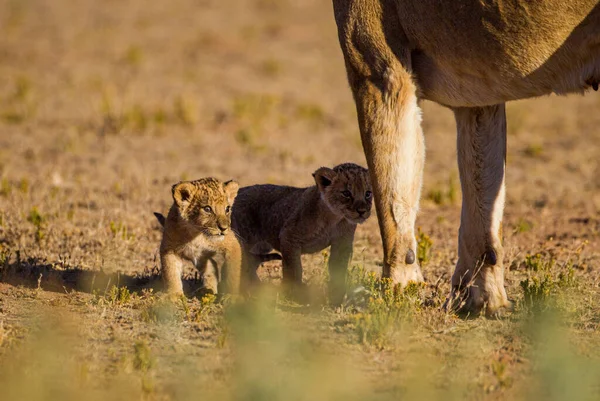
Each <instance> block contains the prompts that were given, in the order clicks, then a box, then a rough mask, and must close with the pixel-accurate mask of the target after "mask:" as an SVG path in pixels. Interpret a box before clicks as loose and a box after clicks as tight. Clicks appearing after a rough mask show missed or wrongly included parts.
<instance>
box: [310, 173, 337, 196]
mask: <svg viewBox="0 0 600 401" xmlns="http://www.w3.org/2000/svg"><path fill="white" fill-rule="evenodd" d="M336 176H337V173H336V172H335V171H333V170H332V169H330V168H328V167H321V168H319V169H318V170H317V171H315V172H314V173H313V177H314V178H315V183H316V184H317V187H318V188H319V190H321V191H323V190H324V189H325V188H327V187H328V186H330V185H331V183H332V182H333V180H334V179H335V177H336Z"/></svg>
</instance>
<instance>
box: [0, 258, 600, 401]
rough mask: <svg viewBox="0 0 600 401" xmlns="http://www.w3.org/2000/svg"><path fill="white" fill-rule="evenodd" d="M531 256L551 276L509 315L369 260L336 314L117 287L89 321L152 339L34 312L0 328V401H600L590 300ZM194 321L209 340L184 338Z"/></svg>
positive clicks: (59, 312)
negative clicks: (458, 304)
mask: <svg viewBox="0 0 600 401" xmlns="http://www.w3.org/2000/svg"><path fill="white" fill-rule="evenodd" d="M538 259H540V258H538ZM531 263H537V264H538V267H539V269H540V273H539V276H540V277H542V278H541V279H540V278H538V276H537V273H536V277H532V278H530V279H528V280H527V281H524V282H523V283H522V287H523V288H524V291H525V294H526V295H527V294H529V297H527V296H525V297H524V298H523V300H522V301H520V302H519V303H518V304H517V305H516V306H515V311H514V313H513V314H512V315H510V316H509V317H506V318H504V319H485V318H475V319H458V318H456V317H455V316H453V315H450V314H447V313H446V312H444V311H442V310H441V309H440V308H439V305H437V304H435V302H436V301H435V300H434V299H433V298H434V297H435V295H433V296H432V295H431V294H429V295H428V294H427V293H426V289H425V287H424V286H423V285H414V286H409V287H408V288H406V289H404V290H403V291H400V290H398V289H397V288H394V287H393V286H392V285H391V284H390V283H389V281H387V280H381V279H379V278H377V276H376V275H375V274H374V273H372V272H365V271H364V270H363V269H361V268H355V269H353V271H352V272H351V275H350V277H349V281H350V285H351V286H352V287H353V290H352V291H351V292H350V294H351V296H350V297H348V301H347V302H346V304H345V305H344V306H343V307H342V308H341V309H338V310H332V309H331V308H328V307H321V306H319V307H314V306H313V307H311V306H302V305H298V304H294V303H292V302H288V301H287V300H285V299H282V298H280V296H279V295H278V294H277V292H275V291H273V290H272V289H271V290H269V289H265V290H264V291H263V292H262V293H260V294H259V295H257V296H256V297H255V298H253V299H250V300H248V301H246V302H238V303H230V302H228V301H227V300H225V301H223V302H220V303H219V302H215V299H214V297H213V296H205V297H204V298H202V299H187V298H182V299H181V300H180V301H177V302H173V301H167V300H166V299H164V298H162V297H161V296H157V295H155V294H154V293H153V292H152V291H147V290H144V291H142V292H141V293H130V292H129V291H128V290H127V288H125V287H120V288H118V287H112V288H111V289H110V290H107V291H105V292H104V293H96V294H95V295H94V297H93V299H91V300H89V301H86V303H87V305H88V306H89V307H90V312H89V313H90V314H92V318H94V319H103V317H104V316H105V315H106V314H109V313H121V314H122V316H123V319H126V318H125V316H128V313H129V312H133V315H131V316H132V318H131V320H130V321H129V322H128V323H127V324H128V325H131V326H132V327H135V326H139V325H147V326H149V327H150V328H151V330H149V331H148V334H147V335H146V336H145V337H146V338H130V337H132V335H131V334H129V335H128V334H127V332H122V333H121V334H120V335H117V334H116V331H115V329H113V330H112V331H110V330H109V333H108V334H107V336H106V338H98V339H97V343H94V342H91V343H90V342H89V341H88V342H86V341H84V340H83V338H84V337H86V336H87V334H86V327H85V324H86V322H85V319H86V318H85V316H83V317H82V316H81V315H80V314H73V313H69V312H68V311H67V310H65V308H58V309H57V308H48V309H47V310H40V311H38V313H37V315H35V316H36V317H33V318H31V319H30V320H29V321H28V322H27V324H25V325H24V328H21V329H19V331H18V332H15V331H14V330H13V329H11V328H10V327H7V326H5V325H3V326H0V343H2V344H3V345H4V347H2V348H1V349H2V350H3V351H2V356H1V358H0V398H1V399H2V400H6V401H13V400H14V401H16V400H19V401H21V400H66V401H70V400H137V399H140V400H192V399H195V400H196V399H201V400H204V399H216V400H248V401H260V400H307V401H308V400H311V401H312V400H454V399H455V400H463V399H481V398H486V399H491V398H499V399H504V398H507V399H523V400H525V399H527V400H531V399H544V400H596V399H599V398H600V361H599V360H598V358H597V356H598V351H597V347H594V343H593V342H591V341H587V340H586V338H585V337H582V336H579V334H581V333H582V332H585V330H586V329H585V324H584V323H585V320H586V318H587V317H586V315H587V314H588V313H589V308H588V307H589V305H584V304H583V303H582V302H581V301H582V299H581V298H579V295H578V294H580V292H579V291H577V290H576V287H577V285H578V284H577V283H576V282H575V281H572V282H570V283H567V282H566V281H565V278H564V277H563V276H561V275H560V273H559V274H554V273H553V272H551V271H550V270H547V269H550V268H552V269H557V267H556V266H555V265H554V264H553V263H549V262H543V261H542V260H541V259H540V260H537V259H535V258H533V259H532V260H531ZM565 269H566V270H565ZM568 269H569V267H568V266H562V267H560V268H559V270H561V271H563V270H564V271H566V272H568V271H569V270H568ZM561 280H562V281H561ZM544 286H545V287H544ZM534 287H535V288H537V289H538V290H535V289H534ZM34 291H35V290H34ZM536 291H537V292H536ZM534 293H535V294H537V295H536V296H532V295H531V294H534ZM72 294H75V293H72ZM542 294H543V295H542ZM33 296H35V293H34V295H33ZM24 301H26V299H25V300H24ZM78 302H81V300H79V299H78V298H77V296H76V295H73V296H72V299H71V301H70V302H69V303H70V304H72V305H76V304H77V303H78ZM66 309H68V308H66ZM588 317H589V316H588ZM117 320H118V319H117ZM190 327H191V328H193V329H194V330H195V331H196V332H197V333H198V335H199V336H200V337H203V338H204V339H205V340H206V341H204V342H203V343H202V345H201V346H199V347H198V346H197V345H193V344H190V343H189V340H188V339H187V338H186V337H184V336H182V335H181V331H182V329H183V328H190ZM128 337H129V338H128ZM590 338H591V337H590ZM110 344H114V345H115V346H114V347H111V346H110ZM123 344H129V345H128V346H126V347H125V348H124V347H122V345H123ZM107 345H109V346H107ZM98 352H100V353H101V354H100V355H99V354H98ZM514 358H516V359H517V360H514Z"/></svg>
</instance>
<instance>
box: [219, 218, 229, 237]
mask: <svg viewBox="0 0 600 401" xmlns="http://www.w3.org/2000/svg"><path fill="white" fill-rule="evenodd" d="M217 226H218V227H219V230H221V235H225V234H227V231H229V224H228V223H225V222H223V221H219V222H217Z"/></svg>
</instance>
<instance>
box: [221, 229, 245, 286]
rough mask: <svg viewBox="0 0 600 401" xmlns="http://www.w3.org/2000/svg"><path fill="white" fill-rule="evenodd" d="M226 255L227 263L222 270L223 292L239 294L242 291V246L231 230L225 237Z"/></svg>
mask: <svg viewBox="0 0 600 401" xmlns="http://www.w3.org/2000/svg"><path fill="white" fill-rule="evenodd" d="M224 255H225V263H224V264H223V270H222V271H221V273H222V276H221V280H222V281H221V283H222V286H223V292H226V293H228V294H234V295H237V294H239V293H240V283H241V279H242V247H241V245H240V243H239V241H238V240H237V238H236V236H235V234H233V233H231V232H230V233H229V234H228V235H227V237H226V238H225V244H224Z"/></svg>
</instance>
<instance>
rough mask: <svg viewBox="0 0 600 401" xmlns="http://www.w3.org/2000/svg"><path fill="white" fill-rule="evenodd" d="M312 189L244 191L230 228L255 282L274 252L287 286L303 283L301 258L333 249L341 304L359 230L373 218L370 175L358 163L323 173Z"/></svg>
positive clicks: (334, 285) (335, 298)
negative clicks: (261, 266)
mask: <svg viewBox="0 0 600 401" xmlns="http://www.w3.org/2000/svg"><path fill="white" fill-rule="evenodd" d="M313 177H314V180H315V184H316V185H313V186H311V187H308V188H295V187H288V186H281V185H253V186H250V187H245V188H241V189H240V190H239V193H238V196H237V198H236V201H235V205H234V207H233V214H232V221H231V224H232V227H233V229H234V230H235V232H236V233H237V234H238V235H239V236H240V237H241V239H242V246H243V247H244V258H245V260H246V267H245V268H244V270H245V271H247V273H249V274H250V275H252V276H254V277H255V276H256V269H257V268H258V266H259V264H260V262H261V259H260V258H259V257H258V255H261V254H264V253H268V252H270V251H271V249H275V250H278V251H281V256H282V258H283V281H284V283H288V284H291V287H292V288H294V287H295V288H298V286H297V285H298V284H301V283H302V261H301V255H302V254H305V253H314V252H318V251H320V250H322V249H325V248H327V247H329V246H331V255H330V258H329V266H328V267H329V279H330V280H329V290H330V300H331V302H332V303H334V304H339V303H340V302H341V301H342V298H343V296H344V293H345V279H346V270H347V268H348V264H349V263H350V260H351V259H352V246H353V241H354V232H355V230H356V225H357V224H360V223H363V222H364V221H365V220H366V219H367V218H368V217H369V216H370V214H371V204H372V191H371V184H370V180H369V174H368V171H367V170H366V169H365V168H363V167H361V166H358V165H356V164H354V163H344V164H340V165H339V166H335V167H334V168H333V169H330V168H327V167H321V168H319V169H318V170H317V171H315V172H314V174H313Z"/></svg>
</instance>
